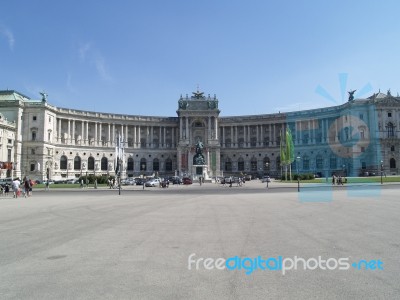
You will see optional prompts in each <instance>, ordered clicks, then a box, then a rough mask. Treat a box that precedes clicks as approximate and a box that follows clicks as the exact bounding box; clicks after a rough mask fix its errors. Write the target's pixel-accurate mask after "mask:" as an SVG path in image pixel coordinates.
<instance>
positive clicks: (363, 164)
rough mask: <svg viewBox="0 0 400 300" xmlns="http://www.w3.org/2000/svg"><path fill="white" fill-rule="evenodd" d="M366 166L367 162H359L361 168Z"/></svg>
mask: <svg viewBox="0 0 400 300" xmlns="http://www.w3.org/2000/svg"><path fill="white" fill-rule="evenodd" d="M366 168H367V163H366V162H365V161H363V162H361V169H363V170H365V169H366Z"/></svg>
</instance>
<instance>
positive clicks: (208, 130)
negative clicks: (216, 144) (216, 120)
mask: <svg viewBox="0 0 400 300" xmlns="http://www.w3.org/2000/svg"><path fill="white" fill-rule="evenodd" d="M207 135H208V137H207V139H208V140H210V139H211V117H208V128H207Z"/></svg>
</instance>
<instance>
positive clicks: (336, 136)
mask: <svg viewBox="0 0 400 300" xmlns="http://www.w3.org/2000/svg"><path fill="white" fill-rule="evenodd" d="M338 121H339V119H336V122H335V124H336V127H335V142H337V141H338V140H339V139H338V132H339V130H338V123H339V122H338Z"/></svg>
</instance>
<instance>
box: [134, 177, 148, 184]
mask: <svg viewBox="0 0 400 300" xmlns="http://www.w3.org/2000/svg"><path fill="white" fill-rule="evenodd" d="M135 182H136V185H143V184H144V183H145V182H146V179H144V178H135Z"/></svg>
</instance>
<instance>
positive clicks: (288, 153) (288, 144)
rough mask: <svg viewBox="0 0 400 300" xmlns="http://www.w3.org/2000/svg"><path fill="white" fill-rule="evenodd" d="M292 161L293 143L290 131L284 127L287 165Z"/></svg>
mask: <svg viewBox="0 0 400 300" xmlns="http://www.w3.org/2000/svg"><path fill="white" fill-rule="evenodd" d="M293 161H294V145H293V138H292V132H291V131H290V128H286V163H287V164H288V165H289V164H291V163H292V162H293Z"/></svg>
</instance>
